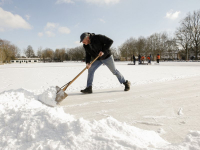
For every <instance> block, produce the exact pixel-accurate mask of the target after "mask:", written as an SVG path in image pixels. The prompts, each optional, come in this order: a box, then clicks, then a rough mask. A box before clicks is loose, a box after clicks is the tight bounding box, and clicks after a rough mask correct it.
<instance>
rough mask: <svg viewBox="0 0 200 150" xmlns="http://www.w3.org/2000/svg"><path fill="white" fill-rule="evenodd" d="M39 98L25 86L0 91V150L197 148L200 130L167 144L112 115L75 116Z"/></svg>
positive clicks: (156, 136)
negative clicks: (97, 118) (176, 143)
mask: <svg viewBox="0 0 200 150" xmlns="http://www.w3.org/2000/svg"><path fill="white" fill-rule="evenodd" d="M49 91H50V92H49ZM51 92H54V89H52V88H50V89H49V90H47V91H46V92H44V93H43V94H42V95H40V97H42V98H44V97H45V96H47V95H50V96H47V97H53V96H54V95H53V94H52V93H51ZM44 95H45V96H44ZM38 98H39V96H38V95H36V94H34V93H33V92H30V91H27V90H24V89H17V90H10V91H6V92H3V93H0V110H1V111H0V129H1V130H0V149H20V150H25V149H26V150H35V149H38V150H40V149H52V150H54V149H60V150H62V149H63V150H67V149H74V150H94V149H97V150H98V149H104V150H106V149H120V150H129V149H130V150H133V149H139V150H140V149H141V150H154V149H160V148H162V149H171V150H175V149H176V150H178V149H180V150H183V149H184V150H185V148H186V147H187V148H188V149H191V150H192V149H195V148H196V149H198V148H200V146H199V144H198V143H200V132H195V131H192V132H191V133H190V134H189V135H188V136H187V138H186V141H185V142H184V143H182V144H180V145H170V144H169V143H168V142H167V141H165V140H163V139H162V138H161V137H160V136H159V135H158V133H156V132H154V131H147V130H141V129H139V128H136V127H134V126H130V125H128V124H126V123H121V122H119V121H117V120H115V119H114V118H112V117H108V118H107V119H102V120H100V121H95V120H93V121H87V120H84V119H83V118H80V119H75V118H74V117H73V116H71V115H69V114H66V113H65V112H64V111H63V109H62V108H61V107H48V106H46V105H44V104H43V103H41V102H40V101H38ZM50 100H51V99H50Z"/></svg>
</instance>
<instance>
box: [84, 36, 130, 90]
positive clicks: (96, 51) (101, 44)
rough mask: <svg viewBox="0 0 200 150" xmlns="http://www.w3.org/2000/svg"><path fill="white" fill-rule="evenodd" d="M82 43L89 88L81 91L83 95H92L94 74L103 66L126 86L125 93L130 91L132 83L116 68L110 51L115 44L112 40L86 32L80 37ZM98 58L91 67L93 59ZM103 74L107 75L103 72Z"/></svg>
mask: <svg viewBox="0 0 200 150" xmlns="http://www.w3.org/2000/svg"><path fill="white" fill-rule="evenodd" d="M80 42H82V43H83V47H84V49H85V53H86V58H85V61H86V68H87V69H88V78H87V86H86V88H85V89H84V90H81V92H82V93H85V94H89V93H92V83H93V78H94V73H95V71H96V70H97V68H99V67H100V66H101V65H102V64H104V65H106V66H107V67H108V69H109V70H110V71H111V72H112V73H113V75H115V76H116V77H117V79H118V81H119V82H120V83H121V84H124V86H125V89H124V91H129V90H130V85H131V83H130V81H128V80H125V78H124V76H123V75H122V74H121V73H120V72H119V71H118V70H117V69H116V67H115V63H114V59H113V56H112V54H111V50H110V47H111V45H112V43H113V40H112V39H110V38H108V37H106V36H105V35H101V34H94V33H89V32H84V33H83V34H81V36H80ZM97 56H100V57H99V58H98V59H97V60H96V61H95V62H94V63H93V64H92V65H91V64H90V61H91V57H92V58H96V57H97ZM102 74H105V73H104V72H102ZM99 78H100V77H99Z"/></svg>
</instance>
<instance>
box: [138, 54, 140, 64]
mask: <svg viewBox="0 0 200 150" xmlns="http://www.w3.org/2000/svg"><path fill="white" fill-rule="evenodd" d="M138 64H141V55H140V54H139V55H138Z"/></svg>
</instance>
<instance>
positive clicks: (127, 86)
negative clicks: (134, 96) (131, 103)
mask: <svg viewBox="0 0 200 150" xmlns="http://www.w3.org/2000/svg"><path fill="white" fill-rule="evenodd" d="M123 84H124V85H125V89H124V91H129V90H130V86H131V82H130V81H128V80H126V82H124V83H123Z"/></svg>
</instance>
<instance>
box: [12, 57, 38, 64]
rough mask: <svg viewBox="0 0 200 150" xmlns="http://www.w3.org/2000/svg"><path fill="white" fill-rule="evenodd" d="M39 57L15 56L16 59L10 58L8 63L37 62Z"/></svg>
mask: <svg viewBox="0 0 200 150" xmlns="http://www.w3.org/2000/svg"><path fill="white" fill-rule="evenodd" d="M38 62H40V58H16V60H11V61H10V63H38Z"/></svg>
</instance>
